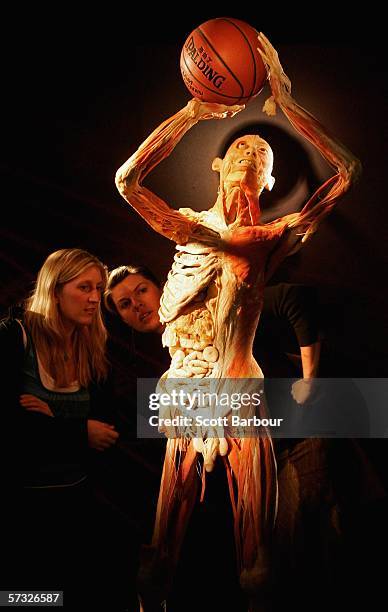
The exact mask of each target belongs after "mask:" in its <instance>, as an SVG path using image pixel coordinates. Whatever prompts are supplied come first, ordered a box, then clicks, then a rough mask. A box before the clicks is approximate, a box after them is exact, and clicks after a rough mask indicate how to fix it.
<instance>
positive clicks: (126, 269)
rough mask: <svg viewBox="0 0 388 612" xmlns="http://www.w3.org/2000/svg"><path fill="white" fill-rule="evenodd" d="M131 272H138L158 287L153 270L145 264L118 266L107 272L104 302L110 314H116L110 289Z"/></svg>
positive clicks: (158, 283)
mask: <svg viewBox="0 0 388 612" xmlns="http://www.w3.org/2000/svg"><path fill="white" fill-rule="evenodd" d="M132 274H140V275H141V276H144V278H146V279H147V280H149V281H151V283H153V284H154V285H155V286H156V287H159V289H160V282H159V280H158V279H157V278H156V276H155V275H154V273H153V272H151V270H150V269H149V268H147V267H146V266H119V267H118V268H114V270H111V271H110V272H109V276H108V282H107V285H106V290H105V293H104V303H105V307H106V309H107V310H108V311H109V312H111V313H112V314H117V310H116V306H115V304H114V302H113V300H112V289H114V288H115V287H116V286H117V285H119V284H120V283H121V282H122V281H123V280H124V279H125V278H127V277H128V276H131V275H132Z"/></svg>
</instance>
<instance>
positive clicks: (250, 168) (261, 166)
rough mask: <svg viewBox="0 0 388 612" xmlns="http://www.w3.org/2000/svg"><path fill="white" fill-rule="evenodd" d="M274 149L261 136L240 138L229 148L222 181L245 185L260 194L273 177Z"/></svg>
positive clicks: (223, 167)
mask: <svg viewBox="0 0 388 612" xmlns="http://www.w3.org/2000/svg"><path fill="white" fill-rule="evenodd" d="M272 164H273V154H272V149H271V147H270V146H269V144H268V142H266V141H265V140H263V139H262V138H260V137H259V136H244V137H242V138H238V139H237V140H235V142H234V143H233V144H232V145H231V146H230V147H229V149H228V151H227V153H226V155H225V157H224V160H223V165H222V176H221V178H222V180H223V182H224V183H226V184H228V183H229V184H234V183H235V184H241V183H245V184H247V185H249V186H250V187H251V188H252V189H254V190H258V191H259V192H260V191H261V190H262V189H263V187H264V186H265V185H266V183H267V182H268V177H270V176H271V171H272Z"/></svg>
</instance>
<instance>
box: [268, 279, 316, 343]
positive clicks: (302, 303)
mask: <svg viewBox="0 0 388 612" xmlns="http://www.w3.org/2000/svg"><path fill="white" fill-rule="evenodd" d="M265 307H266V308H268V309H270V310H272V312H274V313H275V314H276V316H278V317H282V318H285V319H287V320H288V322H289V323H290V325H291V326H292V327H293V329H294V332H295V335H296V337H297V340H298V344H299V346H310V345H311V344H315V343H316V342H318V340H319V327H318V321H317V304H316V297H315V291H314V289H313V288H310V287H305V286H302V285H290V284H287V283H281V284H279V285H275V286H273V287H267V288H266V292H265Z"/></svg>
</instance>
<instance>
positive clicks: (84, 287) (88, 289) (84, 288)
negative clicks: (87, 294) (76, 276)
mask: <svg viewBox="0 0 388 612" xmlns="http://www.w3.org/2000/svg"><path fill="white" fill-rule="evenodd" d="M80 289H81V291H90V287H89V285H80Z"/></svg>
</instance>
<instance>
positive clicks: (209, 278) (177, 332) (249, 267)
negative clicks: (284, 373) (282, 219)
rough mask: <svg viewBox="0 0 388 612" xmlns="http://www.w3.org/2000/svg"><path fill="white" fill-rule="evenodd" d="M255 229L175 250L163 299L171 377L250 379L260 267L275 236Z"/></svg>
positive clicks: (254, 370)
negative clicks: (269, 235)
mask: <svg viewBox="0 0 388 612" xmlns="http://www.w3.org/2000/svg"><path fill="white" fill-rule="evenodd" d="M254 229H255V228H253V227H252V228H241V229H240V230H238V231H237V232H234V233H231V232H225V233H224V234H219V235H218V237H217V236H216V237H214V239H213V240H209V239H207V240H206V243H204V242H201V241H196V242H189V243H188V244H186V245H185V246H180V245H178V246H177V254H176V255H175V258H174V264H173V266H172V269H171V271H170V273H169V275H168V279H167V282H166V284H165V287H164V290H163V295H162V299H161V308H160V311H159V313H160V317H161V320H162V321H163V322H164V323H166V329H165V332H164V334H163V343H164V345H165V346H168V347H169V351H170V355H171V357H172V361H171V367H170V370H169V372H168V377H169V378H188V377H196V378H204V377H211V378H253V377H255V378H256V377H261V376H262V373H261V370H260V368H259V366H258V365H257V363H256V361H255V360H254V358H253V356H252V343H253V339H254V335H255V331H256V327H257V324H258V321H259V317H260V312H261V309H262V304H263V291H264V267H265V262H266V259H267V255H268V252H269V250H270V249H271V248H272V247H273V242H274V240H277V239H278V238H279V236H271V237H268V238H267V234H266V232H265V231H264V229H263V230H261V236H260V239H257V233H258V231H257V230H256V239H255V233H254Z"/></svg>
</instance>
